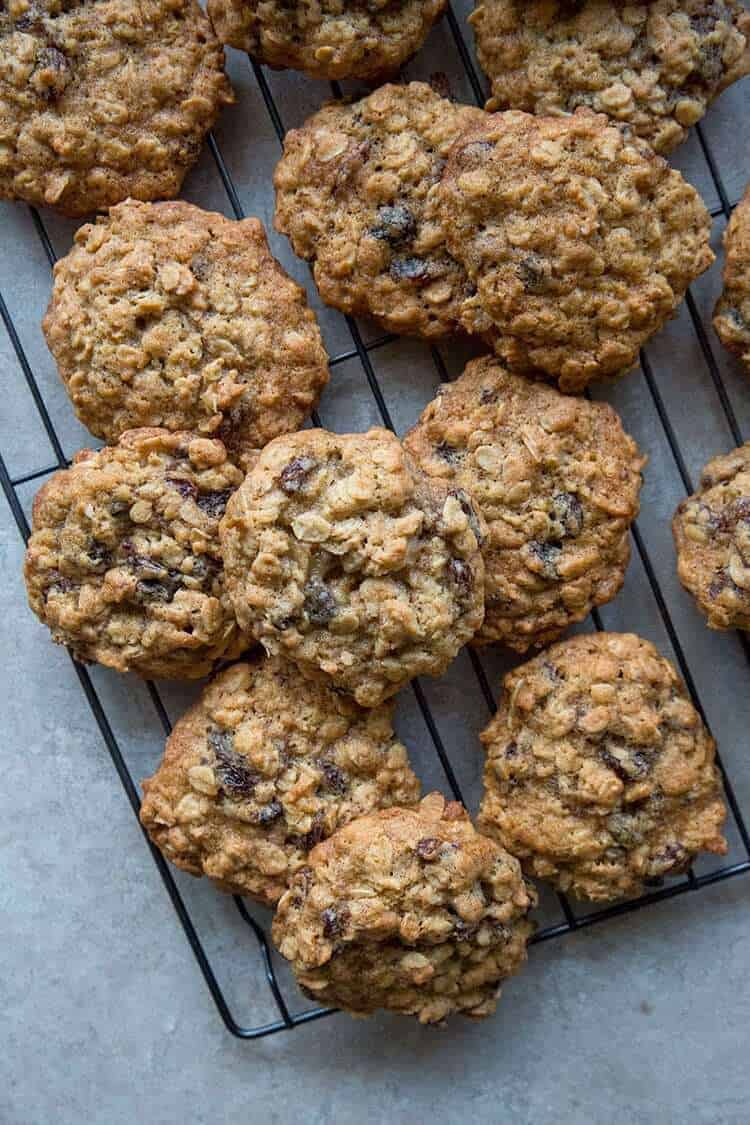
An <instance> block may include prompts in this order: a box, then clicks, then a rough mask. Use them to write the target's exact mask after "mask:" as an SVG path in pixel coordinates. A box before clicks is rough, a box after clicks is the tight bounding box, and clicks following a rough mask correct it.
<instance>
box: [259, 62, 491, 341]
mask: <svg viewBox="0 0 750 1125" xmlns="http://www.w3.org/2000/svg"><path fill="white" fill-rule="evenodd" d="M485 116H486V115H485V114H484V112H483V111H482V110H480V109H477V108H475V107H472V106H466V105H463V106H462V105H456V104H455V103H454V102H451V101H448V99H447V98H442V97H440V95H439V94H437V93H436V92H435V91H434V90H433V89H432V88H431V87H430V86H428V85H426V84H425V83H423V82H411V83H410V84H409V85H408V86H382V87H381V88H380V89H379V90H376V91H375V92H374V93H373V94H370V96H369V97H367V98H363V99H362V100H361V101H358V102H355V103H354V104H353V105H343V104H341V103H333V104H331V105H327V106H324V108H323V109H321V110H320V111H319V112H318V113H316V114H314V115H313V116H312V117H311V118H310V119H309V120H308V121H307V122H306V123H305V125H304V126H303V127H302V128H301V129H293V130H292V131H291V132H289V133H287V135H286V138H285V140H284V155H283V156H282V158H281V161H280V162H279V164H278V166H277V168H276V172H275V175H274V184H275V186H276V218H275V225H276V229H277V230H279V231H281V232H282V233H284V234H286V235H288V236H289V238H290V240H291V243H292V247H293V249H294V252H295V253H296V254H298V255H299V257H300V258H304V259H306V260H307V261H309V262H311V263H312V268H313V275H314V277H315V283H316V285H317V286H318V289H319V290H320V295H321V297H322V298H323V300H324V301H325V302H326V304H328V305H332V306H333V307H334V308H336V309H340V310H341V311H342V312H345V313H349V314H351V315H353V316H370V317H372V318H373V319H375V320H376V321H377V322H378V323H379V324H380V325H382V327H383V328H384V329H385V330H386V331H388V332H399V333H402V334H405V335H412V336H423V337H426V338H427V339H439V338H440V337H442V336H447V335H452V334H455V333H456V332H459V331H461V326H460V323H459V320H460V314H461V308H462V306H463V303H464V301H466V300H467V299H468V298H469V297H470V296H471V295H472V294H473V293H474V288H473V286H471V285H470V284H469V280H468V278H467V276H466V271H465V270H464V268H463V266H461V265H460V264H459V263H458V261H456V259H455V258H454V257H453V256H452V255H451V254H449V253H448V251H447V249H446V246H445V233H444V231H443V228H442V226H441V225H440V223H439V221H438V219H437V216H436V212H435V195H436V189H437V183H438V181H439V179H440V174H441V171H442V169H443V165H444V163H445V159H446V157H447V155H448V152H449V150H450V148H451V146H452V145H453V143H454V141H455V140H456V139H457V138H458V136H459V135H460V134H461V133H463V132H465V131H466V130H467V129H469V128H470V127H472V126H474V125H477V124H479V123H480V122H481V121H483V120H484V118H485Z"/></svg>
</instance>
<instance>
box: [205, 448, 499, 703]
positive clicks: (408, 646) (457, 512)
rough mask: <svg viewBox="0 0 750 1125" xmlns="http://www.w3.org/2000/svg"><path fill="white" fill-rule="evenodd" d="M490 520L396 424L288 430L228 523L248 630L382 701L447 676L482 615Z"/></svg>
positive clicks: (235, 589)
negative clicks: (431, 472)
mask: <svg viewBox="0 0 750 1125" xmlns="http://www.w3.org/2000/svg"><path fill="white" fill-rule="evenodd" d="M481 534H482V528H481V525H480V522H479V519H478V517H477V515H476V513H475V511H474V509H473V507H472V504H471V502H470V501H469V499H468V497H467V496H466V494H465V493H463V492H462V491H461V490H460V489H449V488H448V487H447V486H446V485H444V484H442V483H441V482H439V481H434V480H431V479H430V478H428V477H427V476H426V475H425V474H424V473H422V472H421V471H420V470H419V469H418V468H417V466H416V465H415V464H414V462H413V461H412V460H411V458H410V457H409V456H408V455H407V454H406V453H405V452H404V450H403V448H402V446H401V444H400V442H399V441H398V439H397V438H396V437H394V435H393V434H392V433H390V432H389V431H388V430H380V429H374V430H370V431H369V432H368V433H365V434H332V433H328V432H326V431H325V430H303V431H302V432H301V433H297V434H290V435H289V436H288V437H280V438H276V439H275V441H272V442H271V443H270V445H267V446H266V448H265V449H264V450H263V452H262V453H261V454H260V456H259V458H258V461H257V463H256V465H255V466H254V468H253V469H252V470H251V471H250V473H249V474H248V476H247V477H246V479H245V481H244V483H243V484H242V486H241V487H240V489H239V490H238V491H237V493H235V495H234V496H233V497H232V498H231V500H230V501H229V503H228V505H227V511H226V515H225V516H224V518H223V520H222V522H221V526H220V536H221V545H222V551H223V555H224V565H225V568H226V579H227V589H228V590H229V593H230V596H231V598H232V601H233V602H234V607H235V611H236V613H237V619H238V621H239V622H240V624H241V626H242V628H243V629H245V630H246V631H247V632H249V633H251V634H252V635H253V636H254V637H256V638H257V639H258V640H259V641H260V642H261V643H262V644H263V646H264V647H265V649H266V650H267V651H268V652H269V653H271V654H273V655H276V656H285V657H286V658H287V659H289V660H291V661H293V662H294V663H295V664H297V665H298V666H299V668H300V669H301V671H302V672H303V673H304V674H305V675H308V676H310V677H312V678H315V679H322V680H323V681H324V682H327V683H329V684H333V685H334V686H336V687H339V688H342V689H343V690H344V691H347V692H349V693H350V694H351V695H353V696H354V698H355V699H356V701H357V703H359V704H360V705H361V706H363V707H375V706H377V704H379V703H381V702H382V700H383V699H386V698H387V697H388V696H390V695H393V694H395V692H397V691H398V689H399V688H400V687H401V686H402V685H403V684H405V683H406V682H407V681H408V680H410V679H412V678H413V677H414V676H419V675H423V674H427V675H432V676H436V675H440V673H441V672H443V671H444V670H445V669H446V667H447V666H448V664H449V663H450V661H451V660H452V659H453V657H454V656H455V655H456V653H457V652H458V650H459V648H461V646H462V645H464V644H465V643H466V642H467V641H468V640H469V639H470V638H471V637H472V636H473V635H474V633H475V632H476V630H477V629H478V628H479V626H480V625H481V623H482V616H483V613H484V604H483V603H484V568H483V565H482V556H481V554H480V552H479V546H478V539H479V538H481Z"/></svg>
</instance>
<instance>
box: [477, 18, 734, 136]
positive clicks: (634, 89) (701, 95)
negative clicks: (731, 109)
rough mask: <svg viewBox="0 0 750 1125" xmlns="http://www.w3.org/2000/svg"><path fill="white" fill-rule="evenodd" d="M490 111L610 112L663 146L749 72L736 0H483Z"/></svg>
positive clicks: (480, 31) (481, 35)
mask: <svg viewBox="0 0 750 1125" xmlns="http://www.w3.org/2000/svg"><path fill="white" fill-rule="evenodd" d="M469 22H470V23H472V24H473V25H474V31H475V34H476V44H477V55H478V58H479V62H480V64H481V66H482V68H483V69H484V70H485V72H486V73H487V75H488V77H489V78H490V80H491V83H492V97H491V98H490V100H489V101H488V103H487V109H490V110H497V109H522V110H527V111H528V112H529V113H536V114H540V115H551V116H558V115H560V114H563V113H570V112H572V111H573V110H575V109H577V108H578V106H588V107H589V108H590V109H593V110H595V111H596V112H597V113H606V114H608V115H609V116H610V117H613V118H614V119H615V120H616V121H620V122H622V123H623V124H624V125H627V126H628V127H629V128H631V129H632V130H633V132H634V133H635V134H637V136H639V137H643V139H644V140H646V141H648V142H649V144H650V145H651V146H652V147H653V148H654V149H655V150H656V151H657V152H661V153H667V152H671V150H672V149H673V148H675V147H676V145H678V144H680V143H681V142H682V141H684V140H685V138H686V137H687V133H688V128H689V127H690V126H691V125H695V123H696V122H697V121H699V120H700V119H701V117H703V115H704V113H705V112H706V110H707V109H708V107H709V105H710V104H711V102H712V101H713V100H714V99H715V98H716V97H717V96H718V95H719V94H720V93H721V91H722V90H725V89H726V88H727V86H729V85H731V84H732V82H735V81H736V80H737V79H738V78H742V77H743V76H744V75H746V74H748V73H749V72H750V13H748V12H747V10H746V9H745V8H744V7H743V5H742V4H741V3H739V2H738V0H718V2H716V0H655V2H653V3H649V4H630V3H627V2H626V0H582V2H580V3H575V4H571V3H569V2H567V0H480V2H479V3H478V4H477V6H476V8H475V10H474V12H473V13H472V15H471V16H470V17H469Z"/></svg>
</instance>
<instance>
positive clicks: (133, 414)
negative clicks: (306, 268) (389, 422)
mask: <svg viewBox="0 0 750 1125" xmlns="http://www.w3.org/2000/svg"><path fill="white" fill-rule="evenodd" d="M44 331H45V334H46V337H47V342H48V344H49V346H50V349H51V351H52V353H53V355H54V357H55V359H56V360H57V364H58V368H59V371H60V375H61V376H62V379H63V381H64V383H65V385H66V387H67V390H68V393H69V394H70V396H71V399H72V400H73V405H74V406H75V408H76V413H77V414H78V416H79V418H80V419H81V421H82V422H83V423H84V424H85V425H86V426H88V428H89V429H90V430H91V431H92V433H94V434H96V435H97V437H101V438H104V439H105V440H107V441H116V440H117V439H118V438H119V436H120V435H121V434H122V433H124V432H125V430H129V429H133V428H135V427H139V426H163V427H165V428H166V429H169V430H192V431H194V432H195V433H199V434H205V435H216V436H218V437H220V438H221V440H222V441H223V442H224V444H225V445H226V446H227V449H228V450H229V453H230V456H232V457H233V458H234V459H236V460H240V459H242V457H243V455H246V454H247V453H248V451H249V450H252V449H253V448H255V447H260V446H263V445H265V444H266V442H268V441H270V440H271V438H274V437H277V436H278V435H279V434H281V433H287V432H288V431H289V430H297V429H299V428H300V426H301V425H302V423H303V422H304V421H305V418H306V417H307V415H308V414H309V412H310V410H311V409H312V408H313V407H314V406H315V405H316V403H317V400H318V397H319V395H320V392H321V390H322V389H323V387H324V386H325V383H326V381H327V379H328V367H327V358H326V353H325V349H324V348H323V345H322V343H321V339H320V331H319V329H318V326H317V323H316V321H315V316H314V314H313V312H312V311H311V310H310V309H309V308H308V307H307V301H306V299H305V295H304V292H303V290H302V289H301V288H300V287H299V286H298V285H297V284H296V283H295V282H294V281H292V280H291V278H289V277H287V275H286V274H285V273H284V271H283V270H282V268H281V266H280V265H279V264H278V262H277V261H276V260H275V259H274V258H273V256H272V255H271V253H270V251H269V249H268V243H267V241H266V235H265V231H264V229H263V225H262V223H260V222H259V221H258V219H245V220H243V221H242V222H234V221H232V220H230V219H226V218H224V216H223V215H217V214H214V213H212V212H208V211H202V210H201V209H200V208H199V207H193V206H192V205H191V204H189V203H183V202H182V201H179V202H174V203H137V202H135V201H129V202H127V203H121V204H120V205H119V206H117V207H113V208H112V210H111V211H110V213H109V215H108V216H107V217H106V218H101V219H99V220H98V221H97V222H96V223H94V224H89V225H87V226H84V227H81V229H80V230H79V231H78V233H77V234H76V244H75V246H74V247H73V249H72V250H71V251H70V253H69V254H67V255H66V257H64V258H62V259H61V260H60V261H59V262H58V263H57V265H56V267H55V285H54V290H53V293H52V300H51V302H50V307H49V309H48V311H47V315H46V317H45V319H44Z"/></svg>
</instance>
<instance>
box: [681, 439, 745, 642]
mask: <svg viewBox="0 0 750 1125" xmlns="http://www.w3.org/2000/svg"><path fill="white" fill-rule="evenodd" d="M672 530H673V532H674V539H675V546H676V548H677V573H678V575H679V577H680V582H682V585H683V586H684V587H685V589H686V590H687V591H688V593H690V594H692V596H693V597H694V598H695V601H696V603H697V605H698V608H699V609H700V611H701V613H703V614H704V615H705V617H706V620H707V623H708V625H709V626H710V628H712V629H745V630H750V442H746V443H745V445H741V446H740V447H739V449H734V450H732V452H731V453H727V454H725V455H723V456H720V457H714V458H713V460H712V461H709V462H708V464H707V465H706V467H705V468H704V470H703V472H702V473H701V481H700V488H699V489H698V491H697V492H695V493H693V495H692V496H688V498H687V499H686V500H683V501H682V502H681V504H680V505H679V507H678V508H677V511H676V512H675V516H674V520H673V521H672Z"/></svg>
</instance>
